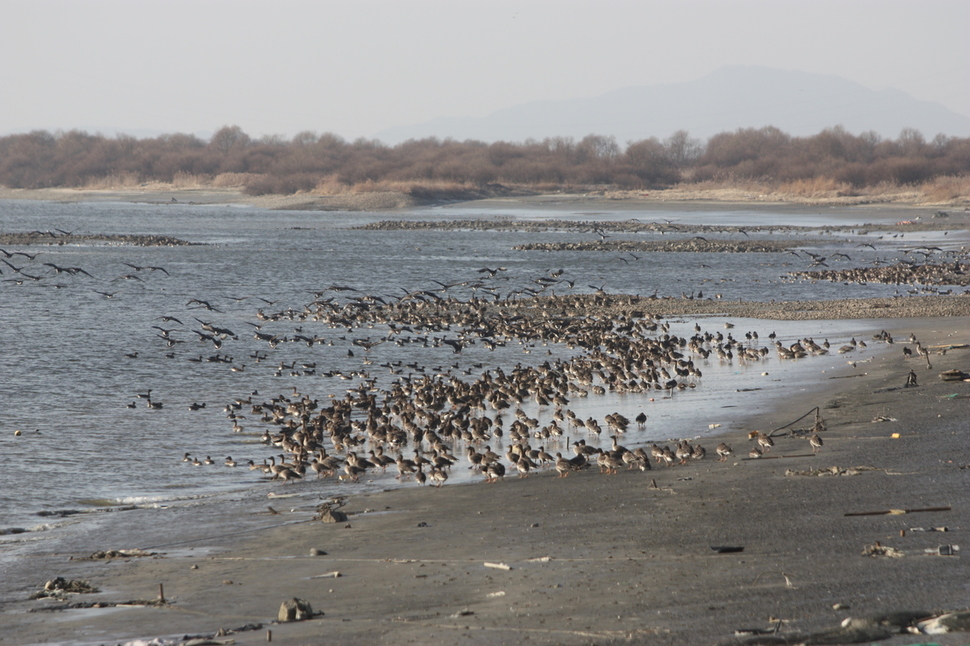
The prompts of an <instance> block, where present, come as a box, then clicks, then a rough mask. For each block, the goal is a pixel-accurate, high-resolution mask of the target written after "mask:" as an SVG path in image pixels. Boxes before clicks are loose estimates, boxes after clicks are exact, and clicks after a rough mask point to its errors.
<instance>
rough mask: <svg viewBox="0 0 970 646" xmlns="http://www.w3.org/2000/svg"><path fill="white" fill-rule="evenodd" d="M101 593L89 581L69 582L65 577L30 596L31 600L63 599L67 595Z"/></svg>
mask: <svg viewBox="0 0 970 646" xmlns="http://www.w3.org/2000/svg"><path fill="white" fill-rule="evenodd" d="M95 592H100V590H98V589H97V588H96V587H94V586H93V585H91V584H90V583H88V582H87V581H79V580H76V579H71V580H67V579H65V578H64V577H61V576H59V577H56V578H54V579H51V580H50V581H48V582H47V583H45V584H44V589H43V590H40V591H38V592H35V593H34V594H32V595H31V596H30V598H31V599H46V598H49V597H54V598H61V597H63V596H64V595H65V594H68V593H72V594H93V593H95Z"/></svg>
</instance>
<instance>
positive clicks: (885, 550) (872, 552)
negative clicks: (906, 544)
mask: <svg viewBox="0 0 970 646" xmlns="http://www.w3.org/2000/svg"><path fill="white" fill-rule="evenodd" d="M862 555H863V556H888V557H890V558H896V559H898V558H902V557H903V556H906V553H905V552H903V551H902V550H898V549H896V548H895V547H889V546H888V545H880V544H879V541H876V542H875V543H874V544H873V545H866V546H865V548H863V550H862Z"/></svg>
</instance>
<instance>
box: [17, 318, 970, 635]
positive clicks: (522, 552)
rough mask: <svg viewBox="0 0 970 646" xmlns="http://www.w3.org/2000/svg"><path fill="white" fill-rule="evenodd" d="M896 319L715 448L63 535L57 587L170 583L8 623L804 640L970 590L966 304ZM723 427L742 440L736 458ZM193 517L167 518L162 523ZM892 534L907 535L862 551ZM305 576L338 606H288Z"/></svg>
mask: <svg viewBox="0 0 970 646" xmlns="http://www.w3.org/2000/svg"><path fill="white" fill-rule="evenodd" d="M883 328H884V329H885V330H886V331H888V332H890V333H891V334H892V335H893V336H894V337H895V338H896V339H897V345H895V346H888V347H886V348H885V350H884V351H883V352H879V353H877V354H876V357H875V358H874V359H873V360H872V361H871V362H869V363H867V364H865V365H862V364H860V365H859V366H857V367H856V368H854V369H852V370H850V371H847V372H846V373H844V374H840V375H831V376H829V377H825V378H824V380H820V381H819V382H818V384H817V389H815V390H813V391H812V392H797V393H792V397H791V399H790V401H789V402H787V404H786V405H785V406H784V407H782V408H780V409H778V410H775V411H774V412H773V413H771V414H768V415H764V416H761V417H757V418H752V419H749V420H747V421H746V422H745V423H744V424H743V425H741V426H733V427H732V428H731V430H730V431H729V432H727V433H726V434H724V435H723V436H721V437H717V438H712V439H710V440H707V441H704V444H705V445H706V448H707V457H706V458H705V459H703V460H691V461H689V462H688V463H687V464H686V465H683V466H672V467H664V466H661V465H659V464H656V463H654V464H653V468H652V469H651V470H650V471H646V472H641V471H639V470H634V471H626V470H620V472H619V473H617V474H615V475H609V474H604V473H599V472H598V469H597V468H596V467H593V468H591V469H588V470H586V471H583V472H579V473H573V474H570V475H569V476H568V477H565V478H559V477H557V476H556V472H555V471H554V470H545V471H542V472H537V473H533V474H531V475H530V476H529V477H527V478H519V477H515V476H508V477H506V478H505V479H504V480H502V481H499V482H497V483H495V484H486V483H484V482H478V483H474V484H468V485H448V484H445V485H444V486H442V487H440V488H431V487H427V486H425V487H419V486H417V485H415V486H413V487H406V488H402V489H397V490H393V491H382V492H376V493H368V494H355V493H354V485H348V487H347V494H346V496H345V498H344V499H343V500H342V501H340V503H338V504H336V505H334V506H335V507H336V506H339V511H341V512H343V513H345V514H347V518H346V520H341V521H340V522H333V523H328V522H323V521H322V520H314V516H315V515H316V514H315V512H314V510H313V509H312V508H311V509H308V505H309V506H310V507H312V503H317V502H320V501H318V500H317V499H316V497H315V496H314V495H313V493H312V491H307V488H303V489H302V490H301V486H300V485H296V486H292V488H289V489H288V488H287V487H286V486H273V487H272V488H271V489H272V492H273V494H274V495H275V496H277V497H274V498H268V499H266V501H265V503H260V504H254V505H253V508H252V509H251V510H249V513H251V514H252V515H253V519H254V526H255V527H256V531H251V532H247V533H242V534H237V535H233V536H225V535H220V532H219V527H218V526H213V527H211V528H209V529H208V530H207V529H206V528H205V523H206V518H205V517H204V516H203V517H197V518H193V517H191V514H192V513H193V512H192V511H191V510H187V511H185V512H184V513H185V514H186V515H187V516H186V517H184V518H183V519H182V522H183V523H190V524H192V526H193V531H194V535H197V536H202V538H199V539H197V540H195V539H193V540H192V541H191V542H190V543H183V544H180V545H178V546H177V547H173V548H169V549H166V548H164V547H162V548H158V549H157V550H154V551H156V556H153V557H140V558H138V557H135V558H124V557H122V558H115V559H110V560H107V561H105V560H96V561H91V560H69V559H70V558H71V557H75V558H77V557H85V556H88V555H89V554H90V553H91V552H95V551H97V550H105V549H118V548H122V547H135V546H117V545H105V544H91V545H89V546H88V548H90V549H89V550H88V549H87V548H84V549H80V548H79V550H78V552H77V553H74V554H50V555H46V556H44V557H43V558H40V559H39V560H38V561H37V562H36V563H34V564H33V566H34V567H35V569H36V571H37V576H38V580H37V583H38V587H41V586H43V584H44V581H46V580H49V579H52V578H53V577H54V576H63V577H65V578H67V579H78V580H86V581H89V582H90V583H91V584H93V585H95V586H96V587H98V588H99V589H101V592H100V593H98V594H85V595H70V600H69V601H84V602H91V601H99V602H103V603H106V604H112V603H117V602H125V601H129V600H139V599H141V600H153V599H156V598H157V597H158V592H159V585H160V584H161V585H162V586H163V594H164V598H165V601H166V603H165V604H162V605H155V606H143V605H125V606H120V607H118V606H115V607H108V608H101V609H98V608H88V609H62V610H52V611H41V609H42V608H45V607H64V602H62V601H56V600H33V601H31V600H27V599H26V597H25V598H24V600H23V601H22V602H16V603H11V604H7V606H6V607H4V608H3V613H2V614H0V643H9V644H29V643H52V642H57V643H123V642H127V641H132V640H136V639H141V640H149V639H154V638H165V639H169V640H172V643H177V642H179V641H187V640H188V639H189V638H190V637H196V638H197V637H200V636H201V637H203V638H204V641H202V642H198V643H230V642H231V643H237V644H256V643H265V642H266V640H267V638H268V637H270V636H271V638H272V640H273V641H275V642H277V643H285V644H312V643H324V642H325V643H335V644H378V643H394V644H405V643H413V644H458V643H469V644H520V643H535V644H611V643H643V644H718V643H734V642H736V641H743V640H751V639H759V640H762V641H759V642H758V643H799V642H786V641H783V640H784V639H785V638H786V636H793V635H795V634H811V633H813V632H818V631H824V630H826V629H831V628H833V627H837V626H838V625H839V624H840V622H842V621H843V620H844V619H846V618H847V617H864V618H871V617H876V616H883V615H889V614H890V613H895V612H900V611H906V612H910V611H911V612H914V613H916V614H924V613H925V614H932V613H936V612H940V611H944V610H959V609H966V608H967V607H968V606H970V576H968V574H970V568H968V567H967V565H966V553H965V552H959V551H957V552H955V554H954V555H941V554H940V551H941V550H940V547H941V546H944V548H945V549H944V550H943V551H944V552H946V551H948V550H947V549H946V546H952V545H961V544H962V545H966V544H967V541H966V532H967V519H970V497H968V496H967V491H968V490H970V487H968V485H970V468H968V467H970V441H968V437H967V433H968V427H967V419H968V418H970V416H968V412H970V402H968V396H970V384H968V383H967V382H966V381H943V380H942V379H941V378H940V376H939V375H940V373H941V372H943V371H946V370H951V369H956V370H962V371H964V372H966V371H968V370H970V350H967V349H962V348H959V347H953V348H951V349H949V350H948V351H946V352H945V354H939V352H941V351H943V350H944V349H945V348H947V347H950V346H959V345H961V344H965V343H967V342H968V341H970V325H967V319H966V318H963V317H945V318H923V319H892V320H885V321H873V330H874V333H875V332H878V331H880V330H881V329H883ZM911 333H913V334H915V335H916V336H917V337H918V338H919V339H920V341H921V342H922V344H923V345H924V346H927V347H930V348H931V354H930V356H929V357H928V358H929V362H930V364H931V365H932V367H931V368H929V367H927V363H926V361H924V359H923V358H907V357H905V356H904V354H903V352H902V351H901V347H902V346H901V343H900V342H901V340H903V339H905V338H906V337H908V336H909V334H911ZM875 343H876V342H875V341H870V345H872V344H875ZM847 370H848V369H847ZM910 371H912V372H913V373H915V376H916V381H917V383H918V385H917V386H915V387H905V384H906V382H907V380H908V379H909V373H910ZM816 406H818V407H819V414H820V416H821V421H822V422H823V423H824V426H825V430H824V431H822V432H820V433H819V435H820V436H821V437H822V439H823V442H824V443H823V446H822V447H821V449H820V450H819V451H818V453H813V451H812V448H811V446H810V444H809V441H808V439H807V438H808V434H807V433H802V432H801V431H808V430H809V429H811V428H812V426H813V425H814V423H815V416H814V414H811V411H812V409H813V408H814V407H816ZM806 413H809V414H808V415H807V416H806V417H804V418H803V419H801V420H800V421H798V422H795V423H794V424H791V425H790V426H786V425H789V424H790V423H791V422H793V421H794V420H796V418H799V417H800V416H802V415H803V414H806ZM725 427H727V424H725ZM782 427H785V428H782ZM778 429H781V430H778ZM754 430H759V431H762V432H764V433H766V434H771V435H773V439H774V447H772V448H771V450H770V451H768V452H767V453H765V454H764V457H762V458H759V459H749V458H748V457H747V456H748V452H749V450H750V449H751V448H752V447H753V446H754V443H753V442H751V441H750V440H749V433H750V432H751V431H754ZM772 431H774V432H772ZM690 435H691V433H690V431H689V429H678V428H671V429H670V436H671V437H672V438H677V437H682V436H688V437H689V436H690ZM621 441H622V438H621ZM718 442H725V443H726V444H728V445H730V446H731V447H732V448H733V450H734V454H733V456H731V458H730V459H728V460H727V461H724V462H719V461H717V458H716V456H715V455H714V447H715V446H716V445H717V443H718ZM629 448H633V447H629ZM454 468H456V469H457V468H461V469H465V468H467V464H466V463H459V464H458V465H456V466H455V467H454ZM277 484H278V483H277ZM291 492H292V493H295V494H296V495H295V496H293V497H280V495H281V494H283V495H285V494H288V493H291ZM269 508H272V510H270V509H269ZM291 509H292V510H293V511H290V510H291ZM927 509H934V510H935V511H920V510H927ZM890 510H897V511H896V512H892V513H890ZM907 510H908V511H907ZM901 511H907V513H899V512H901ZM274 512H275V513H274ZM872 512H878V513H872ZM131 513H140V512H131ZM858 514H864V515H858ZM261 527H264V528H262V529H260V528H261ZM200 528H201V529H200ZM943 528H945V529H946V531H942V529H943ZM932 530H938V531H932ZM180 536H182V535H181V534H180V530H179V528H178V527H173V526H168V527H159V528H157V536H156V538H157V542H156V543H155V545H163V544H166V543H169V542H177V541H179V537H180ZM877 546H878V547H881V548H890V549H889V550H888V553H890V554H893V553H894V552H893V551H894V550H898V553H897V554H896V555H895V556H889V555H875V556H866V555H863V552H864V550H866V549H867V548H868V549H870V551H871V550H872V549H873V548H876V547H877ZM714 548H733V549H728V550H723V549H722V550H717V549H714ZM964 549H970V548H964ZM311 550H315V551H316V552H315V553H313V554H311ZM876 551H879V550H878V549H876ZM294 597H296V598H300V599H304V600H306V601H307V602H308V603H309V604H310V605H311V606H312V608H313V611H314V612H316V613H322V614H318V615H317V616H315V617H314V618H312V619H309V620H306V621H298V622H289V623H274V621H275V620H276V618H277V613H278V610H279V608H280V604H281V603H282V602H284V601H286V600H288V599H291V598H294ZM772 628H776V629H777V631H778V634H776V635H766V636H761V637H751V636H750V634H749V635H747V636H739V635H736V634H735V633H736V631H739V630H742V631H743V630H750V629H754V630H768V629H772ZM220 631H222V632H220ZM268 632H269V633H271V634H269V635H268ZM968 638H970V636H968V634H967V633H956V634H949V635H934V636H932V638H930V637H927V636H919V635H900V634H896V635H893V636H883V637H882V638H880V641H879V643H882V644H916V643H926V642H927V641H932V642H935V643H939V644H965V643H967V640H968ZM772 639H773V640H776V641H768V640H772ZM779 640H781V641H779ZM871 641H873V640H869V641H867V642H866V643H871ZM811 643H833V642H818V641H817V642H811Z"/></svg>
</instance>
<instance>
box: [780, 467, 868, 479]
mask: <svg viewBox="0 0 970 646" xmlns="http://www.w3.org/2000/svg"><path fill="white" fill-rule="evenodd" d="M880 470H881V469H877V468H876V467H846V468H842V467H835V466H832V467H828V468H825V469H805V470H799V469H788V470H787V471H785V475H786V476H819V477H822V476H857V475H859V474H860V473H862V472H863V471H880Z"/></svg>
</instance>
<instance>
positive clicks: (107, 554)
mask: <svg viewBox="0 0 970 646" xmlns="http://www.w3.org/2000/svg"><path fill="white" fill-rule="evenodd" d="M143 556H158V552H146V551H145V550H140V549H131V550H98V551H97V552H95V553H93V554H91V556H79V557H73V556H72V557H71V560H72V561H105V560H110V559H128V558H137V557H143Z"/></svg>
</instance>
